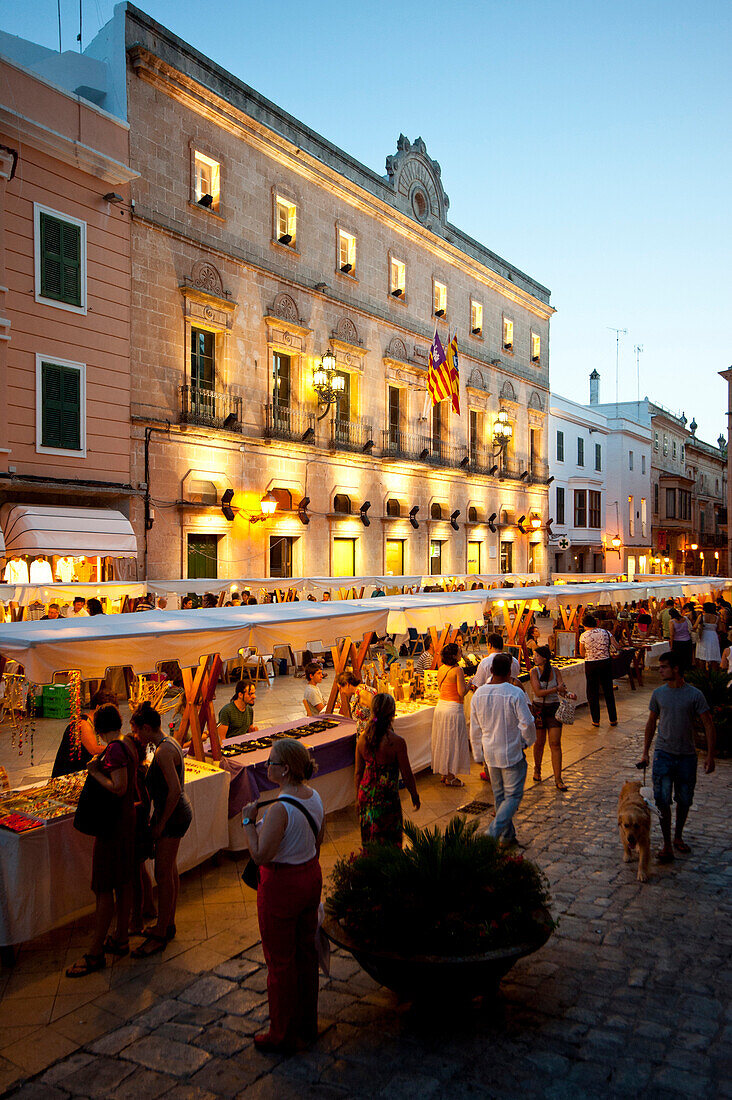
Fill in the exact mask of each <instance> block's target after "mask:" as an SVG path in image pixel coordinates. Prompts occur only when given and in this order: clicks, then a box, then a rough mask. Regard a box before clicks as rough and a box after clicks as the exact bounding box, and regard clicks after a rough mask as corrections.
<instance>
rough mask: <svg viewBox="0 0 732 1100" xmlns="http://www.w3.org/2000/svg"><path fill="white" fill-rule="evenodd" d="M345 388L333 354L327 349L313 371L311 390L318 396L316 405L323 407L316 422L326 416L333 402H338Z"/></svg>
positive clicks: (344, 382)
mask: <svg viewBox="0 0 732 1100" xmlns="http://www.w3.org/2000/svg"><path fill="white" fill-rule="evenodd" d="M345 388H346V380H345V378H344V377H343V375H342V374H339V373H338V372H337V370H336V357H335V354H334V353H333V352H332V351H331V349H330V348H328V350H327V351H326V353H325V355H323V356H321V359H320V363H319V364H318V366H317V367H316V368H315V370H314V371H313V389H314V390H315V392H316V393H317V395H318V404H319V405H325V408H324V409H323V411H322V413H321V414H320V416H319V417H318V420H322V419H323V417H324V416H327V415H328V409H329V408H330V407H331V405H332V404H333V402H334V401H337V400H338V398H339V397H340V395H341V394H342V393H343V392H344V390H345Z"/></svg>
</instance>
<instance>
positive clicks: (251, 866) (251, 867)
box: [241, 795, 319, 890]
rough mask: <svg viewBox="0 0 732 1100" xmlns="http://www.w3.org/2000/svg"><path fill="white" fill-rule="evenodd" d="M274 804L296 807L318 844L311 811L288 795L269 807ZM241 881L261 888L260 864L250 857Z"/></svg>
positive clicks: (253, 887) (275, 799) (277, 799)
mask: <svg viewBox="0 0 732 1100" xmlns="http://www.w3.org/2000/svg"><path fill="white" fill-rule="evenodd" d="M273 802H289V804H290V805H291V806H296V807H297V809H298V810H300V812H301V813H302V814H304V815H305V817H306V818H307V822H308V825H309V826H310V828H311V829H312V830H313V836H314V837H315V843H316V844H317V843H318V832H319V829H318V826H317V825H316V824H315V821H314V819H313V816H312V814H311V813H310V811H309V810H306V809H305V807H304V806H302V805H301V804H300V803H299V802H298V801H297V800H296V799H294V798H288V796H287V795H283V796H282V797H281V798H273V799H271V801H270V802H268V803H267V805H270V806H271V805H272V803H273ZM241 880H242V882H243V883H244V885H245V886H249V887H250V889H252V890H256V889H257V887H258V886H259V864H258V863H255V862H254V860H253V859H252V857H251V856H250V857H249V859H248V860H247V862H246V863H245V864H244V870H243V871H242V873H241Z"/></svg>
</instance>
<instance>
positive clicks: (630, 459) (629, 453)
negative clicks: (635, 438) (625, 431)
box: [628, 451, 633, 470]
mask: <svg viewBox="0 0 732 1100" xmlns="http://www.w3.org/2000/svg"><path fill="white" fill-rule="evenodd" d="M628 469H629V470H632V469H633V452H632V451H628Z"/></svg>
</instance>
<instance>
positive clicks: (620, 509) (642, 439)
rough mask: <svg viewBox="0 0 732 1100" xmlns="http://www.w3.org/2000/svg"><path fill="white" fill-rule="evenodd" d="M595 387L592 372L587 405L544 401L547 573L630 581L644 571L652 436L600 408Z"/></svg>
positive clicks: (635, 423)
mask: <svg viewBox="0 0 732 1100" xmlns="http://www.w3.org/2000/svg"><path fill="white" fill-rule="evenodd" d="M599 384H600V375H599V374H598V373H597V371H593V372H592V374H591V375H590V404H589V405H580V404H578V403H577V402H575V401H570V400H569V399H568V398H566V397H560V396H559V395H558V394H554V393H553V394H551V397H550V402H549V453H550V470H551V472H552V474H553V475H554V480H553V482H552V484H551V487H550V497H549V514H550V516H551V517H552V519H553V520H554V523H553V525H552V526H553V534H554V537H553V539H552V541H551V542H550V543H549V560H550V567H551V569H552V572H554V573H618V574H628V575H630V576H631V577H632V576H633V575H634V574H635V573H636V572H638V573H644V572H648V571H650V558H651V515H650V507H651V429H650V426H649V425H644V424H640V423H638V421H637V420H636V419H634V418H631V417H629V416H627V415H623V414H624V410H623V408H622V406H620V407H619V409H618V410H617V413H618V415H615V414H616V410H615V407H614V406H610V405H606V406H599V405H598V404H597V402H598V397H599Z"/></svg>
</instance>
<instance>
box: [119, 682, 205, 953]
mask: <svg viewBox="0 0 732 1100" xmlns="http://www.w3.org/2000/svg"><path fill="white" fill-rule="evenodd" d="M131 722H132V725H133V727H134V729H135V731H136V736H137V737H138V738H139V739H140V740H141V741H146V742H147V743H148V744H151V745H152V746H153V747H154V749H155V755H154V756H153V759H152V762H151V764H150V767H149V768H148V770H147V778H146V785H147V789H148V792H149V794H150V799H151V801H152V806H153V814H152V822H151V829H150V834H151V837H152V841H153V845H154V849H155V881H156V882H157V884H158V919H157V922H156V923H155V924H154V925H153V926H152V927H150V928H146V929H145V932H144V935H145V939H144V940H143V941H142V943H141V944H140V946H139V947H138V948H136V949H135V950H134V951H133V952H132V954H133V957H134V958H136V959H146V958H147V957H148V956H149V955H156V954H157V953H158V952H160V951H163V950H164V948H165V945H166V944H167V943H169V942H170V940H172V939H173V938H174V936H175V908H176V905H177V902H178V888H179V885H180V880H179V878H178V867H177V860H178V848H179V847H180V842H181V840H182V838H183V837H184V836H185V834H186V833H187V832H188V828H189V826H190V824H191V820H192V818H193V813H192V810H191V804H190V802H189V801H188V796H187V795H186V793H185V791H184V790H183V787H184V784H185V763H184V759H183V750H182V749H181V747H180V745H179V744H178V742H177V741H174V740H173V738H172V737H166V736H165V735H164V733H163V731H162V728H161V723H160V715H159V714H158V712H157V711H156V710H155V707H153V706H152V705H151V704H150V703H147V702H146V703H142V704H141V706H139V707H138V708H137V710H136V711H135V713H134V714H133V715H132V719H131Z"/></svg>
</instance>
